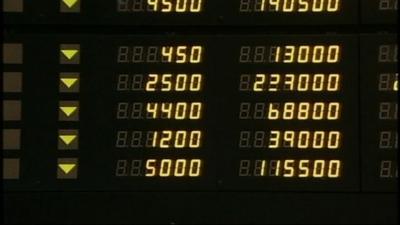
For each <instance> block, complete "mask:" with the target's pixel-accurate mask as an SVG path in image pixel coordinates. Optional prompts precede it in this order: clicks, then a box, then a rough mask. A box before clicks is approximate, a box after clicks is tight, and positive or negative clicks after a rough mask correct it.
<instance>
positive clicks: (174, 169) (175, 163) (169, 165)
mask: <svg viewBox="0 0 400 225" xmlns="http://www.w3.org/2000/svg"><path fill="white" fill-rule="evenodd" d="M201 169H202V160H201V159H147V160H143V159H132V160H126V159H120V160H117V163H116V167H115V175H116V176H117V177H139V176H144V177H198V176H200V175H201Z"/></svg>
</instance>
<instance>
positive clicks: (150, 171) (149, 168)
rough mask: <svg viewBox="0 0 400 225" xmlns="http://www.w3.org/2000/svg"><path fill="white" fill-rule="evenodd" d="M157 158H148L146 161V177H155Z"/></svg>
mask: <svg viewBox="0 0 400 225" xmlns="http://www.w3.org/2000/svg"><path fill="white" fill-rule="evenodd" d="M155 164H156V160H155V159H148V160H147V161H146V174H145V176H146V177H154V176H155V175H156V165H155Z"/></svg>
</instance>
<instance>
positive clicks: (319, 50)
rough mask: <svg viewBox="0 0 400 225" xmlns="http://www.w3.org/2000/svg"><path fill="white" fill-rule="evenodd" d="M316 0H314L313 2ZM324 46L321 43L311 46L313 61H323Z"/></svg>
mask: <svg viewBox="0 0 400 225" xmlns="http://www.w3.org/2000/svg"><path fill="white" fill-rule="evenodd" d="M315 2H316V1H314V3H315ZM324 54H325V47H324V46H322V45H316V46H314V48H313V58H312V62H313V63H323V62H324Z"/></svg>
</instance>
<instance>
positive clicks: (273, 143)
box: [268, 130, 281, 148]
mask: <svg viewBox="0 0 400 225" xmlns="http://www.w3.org/2000/svg"><path fill="white" fill-rule="evenodd" d="M280 135H281V132H280V131H277V130H271V132H270V136H269V143H268V148H279V142H280V141H279V140H280Z"/></svg>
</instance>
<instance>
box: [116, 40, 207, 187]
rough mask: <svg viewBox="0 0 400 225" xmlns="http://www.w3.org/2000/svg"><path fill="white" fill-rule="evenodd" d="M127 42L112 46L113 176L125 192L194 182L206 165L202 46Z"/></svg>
mask: <svg viewBox="0 0 400 225" xmlns="http://www.w3.org/2000/svg"><path fill="white" fill-rule="evenodd" d="M130 40H131V41H129V42H125V41H124V42H122V43H121V44H118V46H116V48H115V49H116V52H117V57H116V63H117V65H116V67H117V69H116V71H113V73H114V74H115V76H114V80H113V89H114V90H113V92H114V95H113V97H112V99H113V106H112V107H113V109H114V110H113V113H114V114H113V117H114V118H113V119H112V121H115V122H114V124H116V125H114V130H115V133H114V134H113V137H114V138H113V140H114V143H113V147H112V148H113V149H114V151H115V152H114V156H115V158H116V159H115V162H114V165H113V168H114V169H113V170H114V171H113V176H114V177H115V178H116V179H118V182H119V183H120V184H121V185H120V186H119V187H120V188H129V189H132V188H133V189H140V188H144V187H147V189H157V187H159V186H160V187H163V188H166V189H168V188H169V187H171V188H173V189H176V188H178V189H179V187H185V186H186V185H190V184H191V183H196V182H199V180H202V179H203V178H202V177H203V176H204V168H205V167H206V162H205V161H204V159H203V157H202V155H203V154H204V148H205V147H204V146H205V143H206V141H205V140H206V138H207V134H206V132H205V129H204V125H203V122H204V115H205V110H206V105H205V104H204V96H203V90H204V87H205V77H207V74H206V71H205V70H204V69H203V68H204V67H203V66H204V61H205V57H204V56H205V52H206V48H205V46H204V45H203V44H201V42H199V41H194V43H193V41H191V42H188V41H186V40H180V39H177V40H180V41H165V40H159V39H158V38H154V39H153V38H152V37H144V38H141V37H140V36H139V37H134V38H132V39H130ZM132 40H134V41H132ZM143 40H146V42H144V41H143ZM183 180H185V182H182V181H183ZM147 185H150V186H147Z"/></svg>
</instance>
